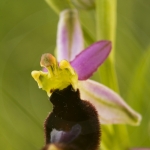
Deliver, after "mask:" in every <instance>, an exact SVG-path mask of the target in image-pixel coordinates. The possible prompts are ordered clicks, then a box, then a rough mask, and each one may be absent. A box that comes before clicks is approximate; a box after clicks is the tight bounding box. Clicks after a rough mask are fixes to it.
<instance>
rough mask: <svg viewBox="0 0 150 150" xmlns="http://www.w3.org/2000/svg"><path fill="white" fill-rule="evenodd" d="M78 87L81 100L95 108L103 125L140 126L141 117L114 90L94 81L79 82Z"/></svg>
mask: <svg viewBox="0 0 150 150" xmlns="http://www.w3.org/2000/svg"><path fill="white" fill-rule="evenodd" d="M78 85H79V89H80V95H81V99H86V100H89V102H91V103H92V104H93V105H94V106H95V108H96V109H97V111H98V114H99V118H100V122H101V123H102V124H129V125H139V124H140V121H141V115H140V114H139V113H137V112H135V111H134V110H133V109H132V108H131V107H130V106H129V105H127V103H126V102H125V101H124V100H123V99H122V98H121V97H120V96H119V95H118V94H117V93H115V92H114V91H113V90H111V89H109V88H108V87H106V86H105V85H103V84H100V83H98V82H95V81H92V80H86V81H79V83H78Z"/></svg>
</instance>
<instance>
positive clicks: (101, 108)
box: [57, 9, 141, 125]
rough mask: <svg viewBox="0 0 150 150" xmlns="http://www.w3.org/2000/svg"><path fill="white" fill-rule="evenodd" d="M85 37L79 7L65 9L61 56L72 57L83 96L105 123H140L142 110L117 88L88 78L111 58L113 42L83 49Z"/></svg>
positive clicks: (60, 28)
mask: <svg viewBox="0 0 150 150" xmlns="http://www.w3.org/2000/svg"><path fill="white" fill-rule="evenodd" d="M83 41H84V40H83V35H82V30H81V27H80V23H79V19H78V14H77V11H76V10H69V9H68V10H64V11H62V13H61V14H60V20H59V24H58V33H57V59H58V61H61V60H63V59H66V60H68V61H71V65H72V66H73V68H74V69H75V71H76V72H77V74H78V79H79V82H78V88H79V90H80V95H81V99H87V100H89V101H90V102H91V103H92V104H93V105H94V106H95V107H96V109H97V111H98V113H99V117H100V122H101V123H102V124H130V125H138V124H139V123H140V121H141V115H140V114H138V113H137V112H135V111H134V110H133V109H132V108H131V107H130V106H128V105H127V104H126V102H125V101H124V100H123V99H122V98H121V97H120V96H119V95H118V94H117V93H115V92H114V91H113V90H111V89H109V88H108V87H106V86H105V85H103V84H100V83H98V82H95V81H92V80H90V79H88V78H90V77H91V76H92V73H93V72H94V71H96V69H97V68H98V66H99V65H101V64H102V62H104V60H105V59H106V58H107V56H108V54H109V52H110V49H111V42H109V41H101V42H97V43H94V44H93V45H91V46H90V47H88V48H86V49H85V50H83ZM82 50H83V51H82ZM79 53H80V54H79Z"/></svg>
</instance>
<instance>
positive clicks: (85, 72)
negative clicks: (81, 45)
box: [71, 41, 112, 80]
mask: <svg viewBox="0 0 150 150" xmlns="http://www.w3.org/2000/svg"><path fill="white" fill-rule="evenodd" d="M111 47H112V45H111V42H110V41H98V42H96V43H94V44H92V45H91V46H89V47H88V48H86V49H85V50H83V51H82V52H81V53H80V54H78V55H77V56H76V58H75V59H74V60H73V61H72V62H71V65H72V67H73V68H74V70H75V71H76V72H77V74H78V78H79V80H86V79H88V78H90V77H91V76H92V75H93V73H94V72H95V71H96V70H97V69H98V67H99V66H100V65H101V64H102V63H103V62H104V61H105V59H106V58H107V56H108V55H109V53H110V51H111Z"/></svg>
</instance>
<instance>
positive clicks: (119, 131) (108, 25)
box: [96, 0, 129, 150]
mask: <svg viewBox="0 0 150 150" xmlns="http://www.w3.org/2000/svg"><path fill="white" fill-rule="evenodd" d="M96 21H97V22H96V27H97V40H110V41H112V51H111V54H110V55H109V57H108V58H107V60H106V61H105V63H104V64H103V65H102V66H101V67H100V69H99V73H100V79H101V82H102V83H103V84H105V85H106V86H108V87H110V88H111V89H113V90H114V91H116V92H119V88H118V82H117V76H116V71H115V59H114V53H115V52H114V51H115V37H116V22H117V0H96ZM106 128H107V127H106ZM112 129H113V132H114V133H113V137H114V138H115V140H114V141H113V142H112V147H111V149H112V150H120V149H121V150H125V149H126V148H127V147H128V146H129V140H128V133H127V129H126V127H125V126H119V125H116V126H112ZM109 135H110V136H112V133H109ZM110 142H111V141H110ZM106 146H107V145H106ZM114 147H115V148H114ZM108 149H110V147H108Z"/></svg>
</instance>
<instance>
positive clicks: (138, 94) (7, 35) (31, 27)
mask: <svg viewBox="0 0 150 150" xmlns="http://www.w3.org/2000/svg"><path fill="white" fill-rule="evenodd" d="M149 15H150V1H149V0H132V1H131V0H126V1H124V0H118V6H117V17H118V21H117V37H116V52H115V62H116V64H115V65H116V71H117V76H118V83H119V89H120V94H121V96H122V97H123V98H124V99H125V100H126V102H127V103H128V104H129V105H131V106H132V108H134V109H135V110H136V111H138V112H139V113H141V114H142V116H143V120H142V122H141V125H140V126H137V127H131V126H129V125H127V129H128V131H129V140H130V146H131V147H150V19H149ZM58 19H59V18H58V15H57V14H55V12H54V11H53V10H52V9H51V8H50V7H49V6H48V5H47V4H46V3H45V1H44V0H32V1H31V0H19V1H18V0H13V1H11V0H0V149H3V150H5V149H6V150H20V149H23V150H24V149H26V150H38V149H40V148H41V146H42V145H43V144H44V134H43V122H44V119H45V118H46V116H47V115H48V113H49V111H50V110H51V107H52V106H51V104H50V103H49V101H48V97H47V95H46V93H45V92H44V91H42V90H40V89H38V88H37V83H36V82H35V81H34V80H33V79H32V77H31V71H32V70H35V69H36V70H40V69H41V68H40V65H39V61H40V57H41V54H43V53H45V52H51V53H54V49H55V46H56V31H57V23H58ZM80 21H81V23H82V25H83V26H86V27H87V28H88V29H90V32H91V34H92V35H93V37H94V36H95V34H96V33H95V32H96V31H95V17H94V11H93V10H91V11H88V12H86V11H81V12H80ZM87 22H88V23H87ZM95 79H96V76H95ZM122 136H123V135H122ZM114 138H115V137H114Z"/></svg>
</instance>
